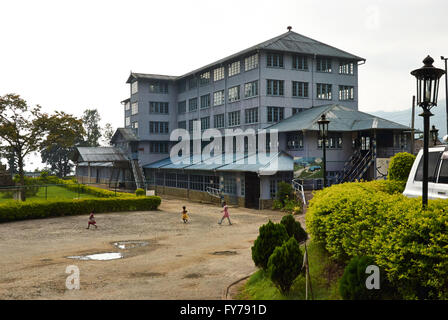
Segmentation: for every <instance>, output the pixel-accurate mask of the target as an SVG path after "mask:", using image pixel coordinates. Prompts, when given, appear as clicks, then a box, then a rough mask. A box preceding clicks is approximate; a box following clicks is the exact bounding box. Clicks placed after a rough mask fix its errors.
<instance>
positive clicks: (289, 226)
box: [280, 214, 308, 243]
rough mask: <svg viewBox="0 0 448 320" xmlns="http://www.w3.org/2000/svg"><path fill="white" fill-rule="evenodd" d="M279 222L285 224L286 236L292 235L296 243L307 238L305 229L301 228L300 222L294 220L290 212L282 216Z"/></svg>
mask: <svg viewBox="0 0 448 320" xmlns="http://www.w3.org/2000/svg"><path fill="white" fill-rule="evenodd" d="M280 223H281V224H283V225H284V226H285V229H286V232H287V233H288V236H289V237H294V238H295V239H296V240H297V242H298V243H300V242H303V241H305V240H306V239H307V238H308V235H307V233H306V231H305V230H303V228H302V226H301V225H300V222H298V221H296V219H294V217H293V216H292V215H291V214H287V215H285V216H283V218H282V220H281V221H280Z"/></svg>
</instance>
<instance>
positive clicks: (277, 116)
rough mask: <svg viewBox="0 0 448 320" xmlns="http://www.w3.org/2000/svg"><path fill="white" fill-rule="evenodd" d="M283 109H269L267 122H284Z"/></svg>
mask: <svg viewBox="0 0 448 320" xmlns="http://www.w3.org/2000/svg"><path fill="white" fill-rule="evenodd" d="M284 109H285V108H283V107H268V114H267V118H268V119H267V120H268V122H278V121H281V120H283V117H284Z"/></svg>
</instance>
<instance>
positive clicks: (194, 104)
mask: <svg viewBox="0 0 448 320" xmlns="http://www.w3.org/2000/svg"><path fill="white" fill-rule="evenodd" d="M195 110H198V98H191V99H190V100H188V111H195Z"/></svg>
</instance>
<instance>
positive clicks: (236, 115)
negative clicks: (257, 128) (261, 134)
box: [228, 111, 241, 127]
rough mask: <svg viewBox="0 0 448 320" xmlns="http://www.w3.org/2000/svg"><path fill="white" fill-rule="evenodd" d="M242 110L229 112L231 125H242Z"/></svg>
mask: <svg viewBox="0 0 448 320" xmlns="http://www.w3.org/2000/svg"><path fill="white" fill-rule="evenodd" d="M240 114H241V112H240V111H234V112H229V117H228V119H229V127H233V126H239V125H240Z"/></svg>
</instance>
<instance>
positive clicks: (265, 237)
mask: <svg viewBox="0 0 448 320" xmlns="http://www.w3.org/2000/svg"><path fill="white" fill-rule="evenodd" d="M259 230H260V231H259V235H258V238H257V239H256V240H255V242H254V245H253V247H252V260H253V261H254V263H255V265H256V266H257V267H260V268H262V269H265V270H266V269H267V266H268V260H269V257H270V256H271V254H272V252H274V249H275V247H278V246H281V245H282V244H283V242H284V241H286V240H288V239H289V237H288V233H287V232H286V228H285V226H284V225H282V224H280V223H272V221H270V220H269V222H268V223H267V224H264V225H262V226H261V227H260V229H259Z"/></svg>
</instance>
